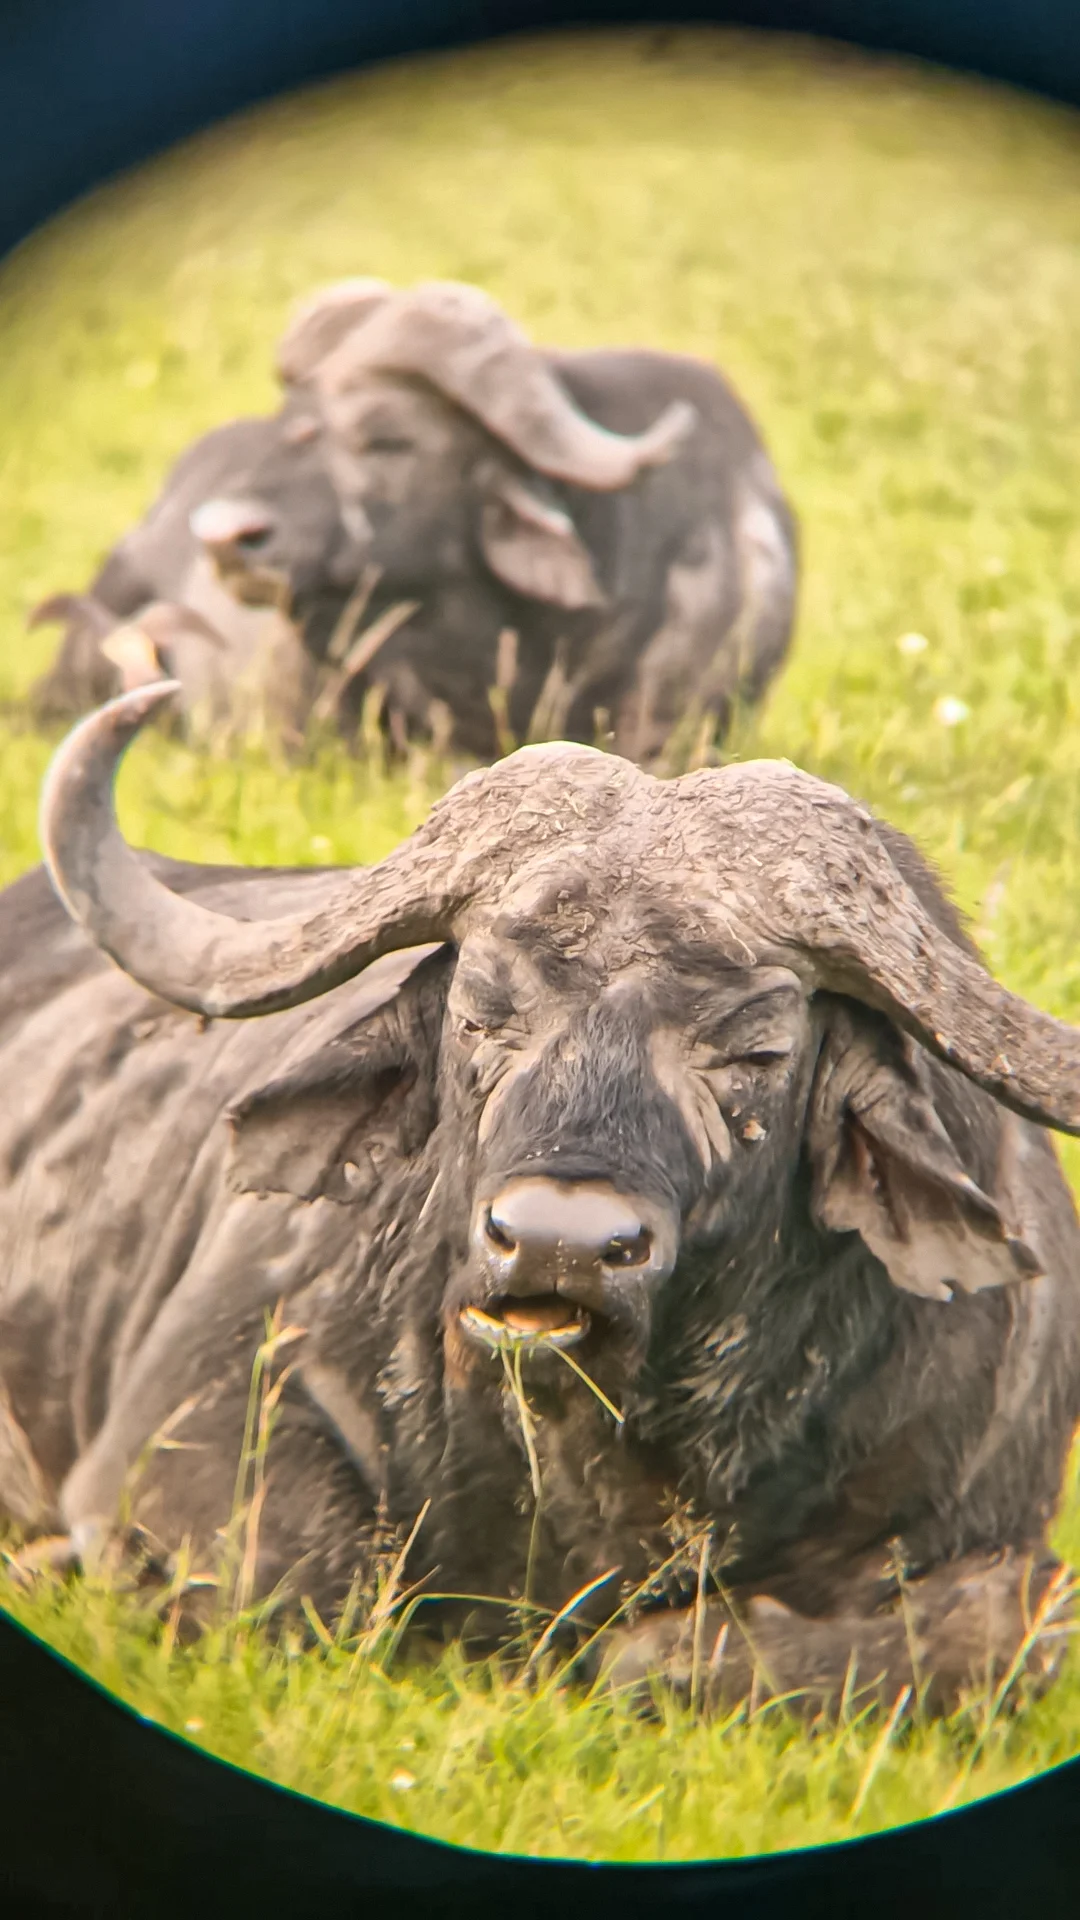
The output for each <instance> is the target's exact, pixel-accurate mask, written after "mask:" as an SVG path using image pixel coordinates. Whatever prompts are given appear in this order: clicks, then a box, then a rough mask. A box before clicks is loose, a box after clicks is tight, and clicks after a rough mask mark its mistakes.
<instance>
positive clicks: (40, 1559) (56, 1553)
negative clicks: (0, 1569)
mask: <svg viewBox="0 0 1080 1920" xmlns="http://www.w3.org/2000/svg"><path fill="white" fill-rule="evenodd" d="M79 1565H80V1560H79V1549H78V1547H77V1546H76V1544H75V1542H74V1540H73V1539H72V1537H71V1535H70V1534H69V1533H50V1534H46V1535H45V1536H44V1537H43V1538H42V1539H40V1540H32V1541H31V1542H30V1544H29V1546H26V1547H22V1548H21V1549H20V1551H19V1552H18V1553H14V1554H12V1556H11V1558H10V1560H9V1561H8V1566H7V1571H8V1578H9V1579H10V1580H12V1581H13V1582H14V1584H15V1585H16V1586H18V1587H31V1586H32V1585H33V1583H34V1581H35V1580H39V1579H40V1578H41V1577H42V1576H43V1575H46V1574H57V1573H75V1572H77V1571H78V1569H79Z"/></svg>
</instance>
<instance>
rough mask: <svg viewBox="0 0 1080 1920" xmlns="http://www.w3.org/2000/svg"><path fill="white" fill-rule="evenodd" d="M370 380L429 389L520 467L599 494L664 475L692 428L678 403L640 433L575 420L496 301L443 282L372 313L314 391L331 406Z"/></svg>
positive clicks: (561, 390) (687, 410) (562, 393)
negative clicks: (401, 380)
mask: <svg viewBox="0 0 1080 1920" xmlns="http://www.w3.org/2000/svg"><path fill="white" fill-rule="evenodd" d="M376 371H378V372H383V373H401V374H409V375H413V376H415V377H419V378H421V379H424V380H427V381H430V383H431V385H432V386H434V387H437V388H438V389H439V391H440V392H442V393H444V394H445V395H446V396H447V398H448V399H450V400H453V401H455V402H456V403H457V405H458V406H460V407H462V408H464V410H465V411H466V412H467V413H471V414H472V415H473V417H474V418H475V419H477V420H479V422H480V424H481V425H482V426H484V427H486V428H487V430H488V432H489V433H491V434H493V435H494V437H495V438H496V439H497V440H500V441H501V442H502V443H503V445H504V446H507V447H509V448H510V449H511V451H512V452H514V453H516V454H517V455H518V457H519V459H521V460H522V461H524V463H525V465H526V466H528V467H531V468H532V469H533V470H534V471H535V472H537V473H542V474H546V475H547V477H548V478H549V479H552V480H566V481H569V482H570V483H571V484H572V485H574V486H578V487H586V488H590V489H592V490H593V491H595V492H598V493H606V492H614V491H616V490H617V489H618V488H620V487H626V486H629V485H630V483H631V481H633V480H636V478H637V476H638V474H639V473H641V471H642V470H643V468H645V467H654V466H662V465H663V464H664V462H665V461H667V460H670V458H671V456H672V454H673V453H674V452H675V451H676V449H677V448H678V446H679V445H680V444H681V442H682V441H683V440H684V439H685V437H686V435H687V434H688V433H689V432H690V430H691V428H692V427H693V426H694V424H695V422H696V419H697V415H696V413H695V410H694V408H693V407H692V406H690V405H689V403H688V402H686V401H682V400H677V401H675V402H673V403H672V405H671V406H669V407H666V408H665V409H664V411H663V413H662V414H661V415H660V417H659V419H657V420H656V421H654V423H653V425H652V426H651V427H649V428H648V429H647V430H646V432H644V433H639V434H620V433H609V432H608V430H607V428H606V427H601V426H598V425H597V424H596V422H595V421H594V420H590V419H589V418H588V417H587V415H585V414H584V413H582V412H580V410H579V409H578V408H577V407H576V406H575V404H574V402H573V400H572V399H571V397H570V395H569V394H568V393H567V391H566V389H565V387H563V386H562V385H561V383H560V382H559V381H558V380H557V379H556V378H555V376H554V374H553V373H552V372H551V371H550V369H549V368H548V367H547V365H546V364H545V362H544V360H543V358H542V356H541V355H540V354H539V353H538V352H537V351H536V349H535V347H533V346H532V345H531V344H530V342H529V341H528V340H527V339H526V338H525V335H524V334H523V333H522V332H521V331H520V330H519V329H518V328H517V327H515V326H514V324H513V322H512V321H511V320H510V319H508V317H507V315H506V314H505V313H503V311H502V309H501V307H499V306H497V305H496V303H495V302H494V300H491V299H489V297H488V295H487V294H485V293H482V292H481V290H480V289H479V288H478V287H469V286H459V285H458V284H457V283H456V282H454V281H449V280H432V281H427V282H425V283H423V284H422V285H420V286H418V287H414V288H412V289H410V290H409V291H408V292H405V293H398V294H395V295H394V297H393V298H392V299H390V300H387V301H385V302H383V303H381V304H378V305H373V306H372V307H371V309H370V311H369V312H368V313H367V314H366V315H364V316H363V318H362V320H361V323H360V325H359V326H357V327H356V329H355V331H353V332H350V333H348V334H347V335H346V336H345V337H344V338H343V339H342V341H341V344H340V346H339V347H338V348H337V350H336V352H335V353H334V355H333V357H332V358H329V357H328V359H327V360H326V362H325V364H324V366H323V368H322V371H321V374H320V381H319V384H320V386H321V387H322V389H323V392H324V394H325V395H326V396H327V397H328V398H330V399H332V398H333V397H334V395H335V394H338V393H345V392H348V390H349V388H350V387H351V386H352V385H353V384H354V383H355V381H356V379H357V377H358V376H362V375H363V374H364V373H366V372H376Z"/></svg>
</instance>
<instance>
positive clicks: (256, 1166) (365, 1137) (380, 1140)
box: [227, 1042, 407, 1204]
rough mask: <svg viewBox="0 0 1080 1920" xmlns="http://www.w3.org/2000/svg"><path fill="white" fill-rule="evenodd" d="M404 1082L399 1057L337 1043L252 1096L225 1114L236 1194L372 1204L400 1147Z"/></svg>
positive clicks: (232, 1183) (231, 1184)
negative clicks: (358, 1052)
mask: <svg viewBox="0 0 1080 1920" xmlns="http://www.w3.org/2000/svg"><path fill="white" fill-rule="evenodd" d="M406 1078H407V1075H406V1072H405V1063H404V1062H403V1061H402V1060H401V1058H400V1057H397V1058H394V1057H391V1056H389V1055H388V1054H385V1053H381V1052H379V1051H375V1052H373V1053H371V1054H369V1055H367V1056H366V1057H364V1056H358V1055H356V1054H354V1053H351V1051H350V1049H349V1047H348V1046H347V1045H343V1044H342V1043H340V1042H336V1043H332V1044H331V1045H330V1046H327V1047H323V1048H321V1049H320V1050H319V1051H318V1052H317V1053H315V1054H313V1055H312V1056H311V1058H310V1059H308V1060H305V1061H304V1062H302V1063H301V1065H300V1066H299V1067H297V1068H296V1069H294V1071H293V1072H292V1073H286V1074H282V1075H281V1077H280V1078H279V1079H277V1080H271V1081H269V1082H268V1084H267V1085H266V1086H263V1087H259V1088H257V1089H256V1091H255V1092H254V1093H249V1094H248V1095H247V1096H246V1097H245V1098H244V1099H243V1100H242V1101H240V1102H239V1103H238V1104H237V1106H235V1107H234V1108H233V1109H232V1111H231V1112H230V1113H229V1114H228V1115H227V1120H228V1124H229V1128H230V1131H231V1134H232V1139H231V1143H230V1152H229V1162H228V1176H227V1177H228V1182H229V1185H230V1187H231V1188H232V1190H233V1192H234V1193H290V1194H293V1195H294V1196H295V1197H296V1198H297V1199H298V1200H336V1201H339V1202H340V1203H342V1204H347V1203H348V1202H350V1201H364V1200H367V1199H369V1198H370V1197H371V1195H372V1194H373V1193H374V1191H375V1189H376V1187H377V1185H378V1183H379V1178H380V1174H381V1172H382V1171H383V1169H384V1168H385V1166H386V1164H387V1162H388V1161H389V1160H390V1159H391V1158H392V1157H393V1154H394V1148H395V1146H396V1145H398V1141H397V1139H396V1137H395V1136H396V1135H398V1134H399V1132H400V1121H401V1117H402V1116H401V1108H402V1106H403V1093H404V1091H405V1084H404V1083H405V1080H406ZM395 1120H397V1121H398V1125H397V1126H395V1125H394V1122H395Z"/></svg>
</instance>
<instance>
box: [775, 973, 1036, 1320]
mask: <svg viewBox="0 0 1080 1920" xmlns="http://www.w3.org/2000/svg"><path fill="white" fill-rule="evenodd" d="M1005 1135H1006V1136H1008V1137H1009V1138H1011V1134H1009V1131H1008V1127H1007V1126H1006V1128H1005ZM808 1146H809V1151H810V1160H811V1166H812V1169H813V1202H812V1204H813V1210H814V1215H815V1218H816V1219H817V1221H818V1224H819V1225H821V1226H823V1227H828V1228H830V1229H831V1230H832V1231H834V1232H838V1233H852V1232H854V1233H859V1234H861V1236H862V1238H863V1240H864V1241H865V1243H866V1245H867V1246H868V1247H869V1248H870V1251H871V1252H872V1253H874V1254H876V1255H877V1258H878V1259H879V1260H880V1261H881V1263H882V1265H883V1266H884V1267H885V1269H886V1271H887V1272H888V1275H889V1278H890V1279H891V1280H892V1282H893V1284H894V1286H897V1287H902V1288H903V1289H904V1291H905V1292H907V1293H916V1294H921V1295H922V1296H923V1297H924V1298H925V1299H928V1300H948V1299H950V1298H951V1297H952V1289H953V1288H954V1287H960V1288H961V1289H962V1290H963V1291H964V1292H965V1293H977V1292H980V1291H981V1290H982V1289H983V1288H984V1287H1000V1286H1007V1285H1008V1284H1009V1283H1010V1282H1011V1281H1016V1280H1024V1279H1032V1278H1034V1277H1035V1276H1037V1275H1038V1274H1040V1273H1041V1272H1042V1271H1043V1266H1042V1261H1041V1259H1040V1257H1039V1254H1038V1252H1037V1251H1036V1250H1035V1248H1034V1247H1033V1246H1032V1244H1031V1238H1030V1236H1028V1237H1025V1235H1024V1233H1023V1231H1022V1229H1021V1227H1020V1226H1019V1225H1018V1223H1017V1221H1016V1220H1014V1219H1013V1218H1012V1217H1011V1214H1012V1206H1011V1205H1010V1203H1009V1201H1008V1200H1007V1199H1004V1200H1003V1199H1002V1197H1001V1192H1002V1190H1003V1191H1004V1192H1005V1193H1006V1194H1007V1193H1008V1187H1009V1181H1008V1179H1007V1178H1005V1179H1004V1180H1002V1179H999V1180H998V1181H997V1182H996V1184H997V1186H998V1188H999V1193H998V1194H997V1195H991V1194H988V1193H985V1192H984V1191H983V1189H982V1188H981V1187H980V1186H979V1185H977V1184H976V1182H975V1180H973V1179H972V1177H971V1175H970V1174H969V1173H968V1172H967V1170H966V1168H965V1167H964V1165H963V1163H962V1161H961V1159H960V1157H959V1155H958V1153H957V1150H956V1147H955V1146H954V1144H953V1141H952V1139H951V1137H950V1135H949V1133H948V1132H947V1131H946V1128H945V1126H944V1125H943V1123H942V1120H941V1116H940V1114H939V1112H938V1110H937V1106H936V1104H935V1098H934V1086H933V1082H932V1080H931V1076H930V1073H929V1070H928V1067H927V1063H926V1061H925V1059H924V1058H923V1057H922V1056H921V1055H920V1054H919V1052H918V1051H917V1050H916V1048H915V1047H914V1045H913V1043H912V1042H911V1041H910V1040H908V1039H907V1038H906V1036H903V1035H901V1034H900V1033H899V1032H898V1031H897V1030H896V1028H895V1027H893V1026H892V1025H891V1023H890V1022H889V1021H887V1020H885V1019H884V1018H883V1017H882V1016H880V1015H878V1014H875V1013H870V1012H868V1011H866V1010H865V1009H859V1010H857V1011H856V1010H855V1009H854V1008H849V1007H848V1006H847V1005H845V1004H844V1003H841V1002H838V1003H837V1006H836V1010H835V1012H834V1013H833V1015H832V1017H831V1019H830V1024H829V1028H828V1032H827V1035H826V1039H825V1043H824V1046H823V1048H822V1052H821V1055H820V1057H819V1062H818V1068H817V1075H816V1079H815V1083H814V1088H813V1092H812V1095H811V1105H810V1116H809V1127H808ZM1005 1171H1006V1173H1007V1169H1006V1170H1005Z"/></svg>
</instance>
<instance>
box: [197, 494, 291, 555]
mask: <svg viewBox="0 0 1080 1920" xmlns="http://www.w3.org/2000/svg"><path fill="white" fill-rule="evenodd" d="M188 525H189V526H190V528H191V531H192V533H193V534H194V536H195V538H196V540H198V541H199V542H200V544H201V545H202V546H204V547H206V548H207V549H208V550H209V552H210V553H212V554H213V555H214V556H215V557H216V558H224V557H226V556H228V555H230V554H236V553H238V552H239V553H247V552H257V551H258V549H259V548H260V547H264V546H265V545H266V542H267V541H268V539H269V538H270V535H271V533H272V532H273V529H274V523H273V520H272V519H271V517H270V515H269V513H268V512H267V510H266V508H265V507H263V506H260V505H259V503H258V501H255V500H204V501H203V503H202V505H201V506H199V507H196V508H195V511H194V513H193V514H192V515H191V518H190V520H189V522H188Z"/></svg>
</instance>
